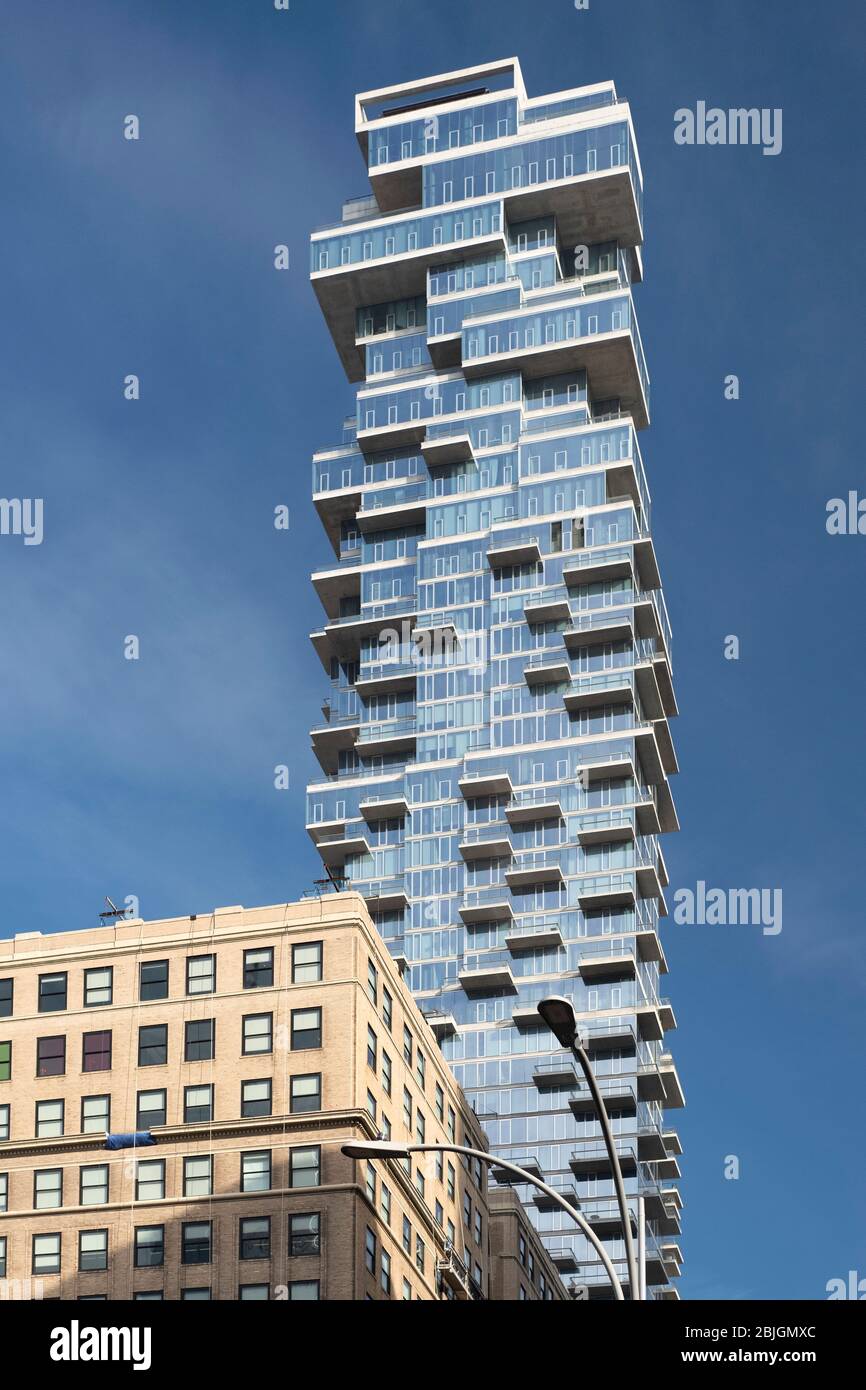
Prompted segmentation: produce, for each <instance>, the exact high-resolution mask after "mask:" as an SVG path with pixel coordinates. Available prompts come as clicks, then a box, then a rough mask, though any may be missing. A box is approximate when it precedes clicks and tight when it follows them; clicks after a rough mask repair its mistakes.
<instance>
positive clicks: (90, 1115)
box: [81, 1096, 111, 1134]
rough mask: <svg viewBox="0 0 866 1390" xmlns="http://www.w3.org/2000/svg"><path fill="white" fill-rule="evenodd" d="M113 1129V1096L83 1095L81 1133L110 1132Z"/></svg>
mask: <svg viewBox="0 0 866 1390" xmlns="http://www.w3.org/2000/svg"><path fill="white" fill-rule="evenodd" d="M110 1129H111V1096H82V1097H81V1133H82V1134H100V1133H101V1132H102V1131H103V1130H104V1131H105V1132H106V1133H108V1132H109V1131H110Z"/></svg>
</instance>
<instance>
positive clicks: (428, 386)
mask: <svg viewBox="0 0 866 1390" xmlns="http://www.w3.org/2000/svg"><path fill="white" fill-rule="evenodd" d="M355 115H356V134H357V137H358V140H359V142H360V145H361V149H362V152H363V154H364V157H365V158H366V161H367V167H368V174H369V180H370V185H371V188H372V193H371V194H370V195H368V196H365V197H362V198H356V199H353V200H351V201H349V202H347V203H345V204H344V206H343V217H342V220H341V221H340V222H339V223H338V224H336V225H334V226H331V227H326V228H322V229H320V230H317V231H316V232H314V234H313V236H312V258H311V279H312V283H313V287H314V289H315V292H316V295H317V297H318V299H319V303H320V305H321V308H322V311H323V313H324V315H325V318H326V321H327V324H328V327H329V329H330V332H331V334H332V337H333V340H334V343H335V346H336V348H337V351H338V354H339V356H340V359H341V362H342V365H343V367H344V369H345V372H346V375H347V377H348V379H349V381H350V382H352V383H356V386H357V389H356V393H355V397H356V410H355V413H354V414H353V415H352V416H351V417H350V418H349V419H347V420H345V421H344V423H343V425H342V441H341V442H340V443H336V444H334V445H333V446H332V447H329V448H324V449H322V450H321V451H320V452H318V453H317V454H316V456H315V459H314V475H313V489H314V497H315V505H316V508H317V510H318V513H319V516H320V518H321V520H322V523H323V526H324V529H325V533H326V536H327V540H328V542H330V545H331V547H332V549H333V558H332V559H331V560H330V561H328V562H326V563H323V565H322V567H321V569H319V570H317V571H316V573H315V574H314V575H313V583H314V585H315V587H316V590H317V592H318V595H319V597H320V599H321V601H322V605H323V608H324V614H325V617H324V620H323V623H322V626H321V630H320V631H318V632H316V633H314V634H313V642H314V645H315V648H316V651H317V652H318V654H319V657H320V659H321V661H322V665H323V667H324V670H325V677H326V681H325V684H326V687H327V693H326V698H325V703H324V708H323V718H322V721H321V723H320V724H319V726H318V727H317V728H315V729H314V731H313V746H314V749H315V752H316V755H317V757H318V760H319V762H320V764H321V768H322V773H321V777H319V778H318V779H317V781H316V782H315V783H314V784H312V785H311V786H310V787H309V799H308V810H307V823H308V830H309V832H310V834H311V836H312V838H313V840H314V842H315V843H316V845H317V846H318V849H319V851H320V853H321V855H322V859H323V861H324V863H325V865H326V866H327V869H328V872H329V874H330V875H332V876H333V877H334V879H335V880H336V881H337V882H343V883H345V884H346V886H349V887H352V888H354V889H356V890H357V891H359V892H361V893H362V894H363V895H364V896H365V898H366V899H367V902H368V905H369V907H370V910H371V912H372V914H373V916H374V919H375V921H376V922H377V924H378V927H379V929H380V931H381V933H382V935H383V936H384V938H385V940H386V941H387V943H388V945H389V948H390V950H391V952H392V954H393V955H395V956H396V957H397V958H398V960H399V961H400V962H401V964H402V966H403V969H404V972H405V976H406V979H407V980H408V982H409V984H410V986H411V988H412V990H413V992H414V993H415V995H416V997H417V999H418V1000H419V1002H420V1004H421V1007H422V1009H423V1010H424V1011H425V1013H426V1014H427V1015H428V1017H429V1019H430V1022H431V1024H432V1026H433V1028H434V1031H435V1032H436V1034H437V1036H438V1038H439V1040H440V1044H441V1047H442V1050H443V1052H444V1053H445V1055H446V1057H447V1059H448V1061H449V1062H450V1063H451V1065H452V1066H453V1068H454V1071H455V1073H456V1075H457V1077H458V1079H459V1080H460V1081H461V1082H462V1084H463V1086H464V1087H465V1089H466V1091H467V1092H468V1095H469V1098H470V1100H471V1101H472V1103H473V1105H474V1107H475V1109H476V1111H477V1113H478V1115H479V1116H480V1118H481V1120H482V1123H483V1124H484V1126H485V1128H486V1130H487V1133H488V1135H489V1137H490V1140H491V1144H492V1147H493V1149H494V1152H496V1153H498V1154H501V1156H502V1157H503V1158H511V1159H513V1160H515V1161H516V1162H517V1163H519V1164H521V1165H522V1166H524V1167H526V1166H531V1167H534V1168H535V1169H536V1170H537V1171H538V1172H540V1173H541V1174H542V1175H543V1176H544V1178H545V1179H546V1180H547V1181H548V1182H549V1183H551V1184H553V1185H554V1186H556V1187H557V1188H559V1189H560V1190H561V1191H562V1192H563V1194H565V1195H566V1196H568V1197H571V1198H576V1199H578V1200H579V1202H580V1204H581V1209H582V1211H583V1213H584V1215H585V1216H586V1217H587V1219H588V1220H589V1221H590V1223H591V1224H592V1226H593V1227H594V1229H595V1230H596V1232H597V1233H598V1234H600V1235H601V1236H602V1237H603V1239H604V1240H605V1242H606V1244H607V1245H608V1248H609V1251H610V1254H611V1256H612V1258H613V1260H614V1263H615V1265H616V1268H617V1271H618V1273H619V1275H620V1277H621V1279H622V1281H623V1284H625V1283H626V1281H627V1267H626V1261H625V1244H624V1240H623V1232H622V1227H621V1223H620V1219H619V1216H618V1210H617V1206H616V1202H615V1197H614V1187H613V1181H612V1176H611V1172H610V1168H609V1165H608V1162H607V1158H606V1154H605V1150H604V1146H603V1143H602V1135H601V1129H600V1126H599V1123H598V1119H597V1116H596V1114H595V1112H594V1110H593V1107H592V1103H591V1100H590V1098H589V1095H588V1092H587V1090H586V1087H585V1085H584V1084H583V1083H582V1081H581V1080H580V1079H579V1075H578V1072H577V1069H576V1067H575V1064H574V1063H573V1062H572V1060H571V1058H570V1057H569V1056H568V1055H566V1054H565V1053H563V1051H562V1050H561V1049H559V1047H558V1046H557V1045H556V1044H555V1042H554V1040H553V1038H552V1036H551V1034H550V1033H549V1032H547V1031H546V1030H545V1028H544V1027H543V1026H542V1025H541V1021H540V1019H539V1017H538V1014H537V1010H536V1006H537V1003H538V1001H539V1000H540V999H542V998H543V997H544V996H545V995H549V994H565V995H567V996H568V997H569V998H571V1000H572V1001H573V1003H574V1007H575V1010H576V1012H577V1015H578V1019H579V1025H580V1028H581V1032H582V1033H583V1034H584V1035H585V1038H586V1040H587V1047H588V1050H589V1052H590V1055H591V1057H592V1060H593V1064H594V1067H595V1070H596V1073H597V1075H598V1076H599V1078H600V1079H601V1084H602V1087H603V1091H604V1094H605V1097H606V1101H607V1105H608V1109H609V1112H610V1115H611V1119H612V1123H613V1127H614V1130H615V1132H616V1134H617V1143H618V1146H619V1151H620V1160H621V1164H622V1167H623V1172H624V1175H625V1183H626V1188H627V1192H628V1194H629V1199H630V1202H631V1204H632V1214H633V1221H634V1225H635V1229H637V1224H638V1219H639V1216H645V1225H644V1229H645V1231H646V1270H647V1285H648V1297H649V1298H660V1297H675V1296H676V1293H675V1287H674V1286H673V1285H672V1284H671V1279H672V1278H673V1277H675V1276H676V1275H677V1274H678V1273H679V1261H680V1254H679V1248H678V1246H677V1244H676V1236H677V1235H678V1233H679V1211H680V1198H679V1193H678V1191H677V1188H676V1187H675V1186H674V1185H673V1181H672V1180H673V1179H675V1178H677V1177H678V1176H679V1169H678V1165H677V1154H678V1153H679V1152H680V1147H679V1141H678V1138H677V1135H676V1132H675V1130H674V1129H673V1128H672V1127H671V1126H670V1124H669V1119H668V1117H667V1116H666V1111H667V1110H669V1109H674V1108H676V1107H678V1106H681V1105H682V1104H683V1095H682V1090H681V1088H680V1083H679V1079H678V1076H677V1071H676V1068H675V1066H674V1063H673V1061H672V1058H671V1056H670V1054H669V1052H668V1050H667V1045H666V1040H665V1035H666V1033H667V1032H668V1031H669V1030H670V1029H672V1028H674V1027H675V1026H676V1024H675V1018H674V1013H673V1009H672V1007H671V1005H670V1003H669V1002H668V1000H667V999H666V998H664V997H662V991H663V983H662V980H661V977H662V975H663V974H664V973H665V972H666V970H667V964H666V960H665V953H664V949H663V946H662V944H661V940H660V935H659V919H660V917H663V916H664V915H665V914H666V912H667V907H666V903H665V898H664V888H665V886H666V884H667V874H666V870H665V861H664V857H663V855H662V851H661V846H660V841H659V836H660V834H661V833H663V832H665V831H669V830H676V829H677V828H678V822H677V816H676V811H675V809H674V803H673V800H672V797H671V791H670V786H669V778H670V776H671V774H672V773H674V772H676V771H677V762H676V757H675V754H674V749H673V744H672V741H671V735H670V729H669V720H670V719H671V717H672V716H673V715H675V714H676V713H677V706H676V701H675V698H674V692H673V685H672V679H671V631H670V624H669V621H668V616H667V611H666V608H665V603H664V598H663V596H662V592H661V581H660V578H659V571H658V567H657V562H656V552H655V547H654V544H653V539H652V517H651V502H650V493H649V488H648V485H647V480H646V477H645V475H644V467H643V461H642V458H641V452H640V448H639V446H638V431H640V430H642V429H644V428H645V427H646V426H647V424H648V423H649V410H650V400H649V376H648V373H647V368H646V363H645V360H644V352H643V347H642V344H641V337H640V332H639V330H638V324H637V319H636V317H635V311H634V305H633V298H632V291H633V287H634V285H635V284H637V283H639V281H640V280H641V278H642V258H641V249H640V248H641V242H642V239H643V216H642V174H641V167H640V161H639V159H638V153H637V147H636V143H635V137H634V130H633V127H632V120H631V115H630V112H629V107H628V105H627V103H625V102H624V101H621V100H620V99H619V98H618V97H617V94H616V91H615V88H614V86H613V84H612V83H610V82H604V83H599V84H597V85H593V86H588V87H578V88H575V89H573V90H570V91H564V92H557V93H554V94H552V95H549V96H544V97H532V98H530V97H528V96H527V94H526V90H525V88H524V85H523V79H522V75H521V71H520V65H519V63H518V62H517V61H515V60H508V61H504V62H500V63H494V64H492V65H490V66H484V67H480V68H470V69H464V70H462V71H459V72H451V73H446V74H442V75H439V76H437V77H433V78H429V79H426V80H424V81H421V82H413V83H407V84H403V85H400V86H396V87H389V88H387V89H383V90H380V91H375V92H368V93H364V94H362V95H360V96H359V97H357V98H356V106H355ZM337 432H338V431H335V433H337ZM399 1103H400V1101H399V1097H398V1098H396V1100H395V1104H399ZM503 1178H504V1175H503ZM536 1191H537V1190H536ZM520 1195H521V1197H522V1198H523V1199H524V1201H525V1202H526V1203H527V1206H528V1207H529V1210H530V1212H531V1214H532V1219H533V1220H534V1221H535V1223H536V1224H537V1226H538V1228H539V1230H540V1231H541V1232H542V1233H543V1235H544V1238H545V1243H546V1244H547V1245H548V1247H549V1249H550V1250H551V1252H552V1254H553V1256H554V1258H555V1260H556V1262H557V1264H558V1266H559V1268H560V1270H561V1271H562V1273H563V1275H564V1276H565V1278H566V1280H567V1281H568V1280H570V1279H572V1278H573V1280H574V1281H575V1283H577V1284H580V1285H583V1286H585V1288H586V1290H587V1292H588V1296H589V1297H590V1298H596V1297H597V1298H606V1297H608V1298H609V1297H610V1296H611V1288H610V1284H609V1282H608V1279H607V1276H606V1275H605V1272H604V1269H603V1266H602V1265H601V1263H600V1261H599V1260H598V1258H597V1255H596V1254H595V1252H594V1251H593V1249H592V1247H591V1246H590V1245H589V1243H588V1242H587V1241H586V1240H585V1238H584V1237H583V1236H582V1235H581V1234H580V1233H579V1232H578V1231H577V1228H576V1227H575V1226H574V1223H572V1222H570V1221H569V1219H568V1218H567V1217H566V1216H565V1214H564V1213H563V1212H561V1210H558V1209H557V1210H550V1209H548V1207H547V1206H546V1205H545V1204H544V1202H543V1200H540V1201H538V1202H536V1201H535V1196H534V1190H533V1189H532V1188H531V1187H526V1188H522V1189H521V1190H520Z"/></svg>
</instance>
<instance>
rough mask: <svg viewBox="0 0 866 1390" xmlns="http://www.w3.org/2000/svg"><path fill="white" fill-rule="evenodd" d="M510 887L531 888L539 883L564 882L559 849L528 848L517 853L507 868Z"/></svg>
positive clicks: (506, 874)
mask: <svg viewBox="0 0 866 1390" xmlns="http://www.w3.org/2000/svg"><path fill="white" fill-rule="evenodd" d="M505 882H506V883H507V884H508V886H509V888H515V889H519V888H530V887H532V885H533V884H535V883H538V884H542V883H564V882H565V875H564V874H563V872H562V866H561V864H560V862H559V852H558V850H550V851H547V850H526V851H524V852H523V853H520V854H516V855H515V856H514V859H513V860H512V862H511V864H510V865H509V867H508V868H507V869H506V870H505Z"/></svg>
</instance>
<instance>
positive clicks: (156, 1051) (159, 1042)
mask: <svg viewBox="0 0 866 1390" xmlns="http://www.w3.org/2000/svg"><path fill="white" fill-rule="evenodd" d="M167 1061H168V1024H166V1023H154V1024H150V1025H149V1026H148V1027H146V1028H139V1030H138V1065H139V1066H140V1067H162V1066H165V1064H166V1062H167Z"/></svg>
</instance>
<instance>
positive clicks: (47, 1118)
mask: <svg viewBox="0 0 866 1390" xmlns="http://www.w3.org/2000/svg"><path fill="white" fill-rule="evenodd" d="M6 1109H7V1110H8V1106H7V1107H6ZM63 1111H64V1104H63V1101H62V1100H37V1102H36V1138H37V1139H57V1138H59V1137H60V1135H62V1133H63ZM7 1128H8V1125H7ZM6 1138H7V1139H8V1138H9V1135H8V1134H7V1135H6Z"/></svg>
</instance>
